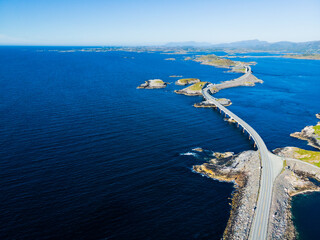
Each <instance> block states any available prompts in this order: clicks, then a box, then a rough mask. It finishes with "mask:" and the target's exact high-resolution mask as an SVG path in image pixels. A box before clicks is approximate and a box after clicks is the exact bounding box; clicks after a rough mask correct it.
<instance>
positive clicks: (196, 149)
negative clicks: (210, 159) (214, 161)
mask: <svg viewBox="0 0 320 240" xmlns="http://www.w3.org/2000/svg"><path fill="white" fill-rule="evenodd" d="M192 151H196V152H203V149H202V148H194V149H192Z"/></svg>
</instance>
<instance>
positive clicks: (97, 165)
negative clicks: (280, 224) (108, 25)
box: [0, 47, 320, 240]
mask: <svg viewBox="0 0 320 240" xmlns="http://www.w3.org/2000/svg"><path fill="white" fill-rule="evenodd" d="M70 49H76V48H71V47H68V48H67V47H65V48H62V47H0V116H1V117H0V161H1V167H0V193H1V194H0V203H1V204H0V226H1V229H0V239H32V240H34V239H219V238H221V236H222V234H223V231H224V228H225V227H226V224H227V221H228V218H229V211H230V202H231V200H230V197H231V194H232V192H233V190H234V188H233V185H232V184H229V183H223V182H218V181H215V180H212V179H209V178H206V177H202V176H201V175H199V174H196V173H194V172H192V170H191V169H192V166H193V165H195V164H201V163H202V162H203V155H202V156H200V155H199V156H198V155H197V153H195V152H194V151H192V149H194V148H196V147H201V148H203V149H206V150H208V151H206V152H205V153H204V154H206V153H207V154H208V155H210V152H212V151H213V152H216V151H217V152H225V151H232V152H235V153H239V152H242V151H245V150H251V149H254V148H253V145H252V142H249V141H248V139H247V137H246V135H244V134H242V132H241V131H239V130H238V129H237V128H236V127H235V126H234V125H232V124H229V123H227V122H225V121H223V116H221V115H220V114H219V113H218V112H217V111H215V110H213V109H199V108H194V107H193V104H194V103H197V102H200V101H201V100H202V98H201V97H189V96H183V95H178V94H176V93H174V90H176V89H180V88H181V87H179V86H176V85H175V84H174V81H176V80H177V78H173V77H170V76H171V75H181V76H183V77H194V78H200V79H201V80H203V81H210V82H212V83H219V82H220V81H225V80H230V79H233V78H236V77H238V76H241V74H235V73H226V69H221V68H215V67H212V66H206V65H201V64H199V63H197V62H193V61H184V60H183V59H184V57H185V56H188V55H166V54H163V53H160V52H155V53H147V52H125V51H108V52H94V51H93V52H81V51H75V52H65V51H63V50H70ZM216 54H217V55H219V54H220V55H223V54H225V53H216ZM250 55H252V54H250ZM260 55H261V54H260ZM268 56H269V55H268ZM168 57H170V58H171V57H174V58H176V61H166V60H164V59H166V58H168ZM239 60H242V61H243V60H244V59H239ZM245 60H246V61H256V62H257V65H255V66H253V67H252V70H253V73H254V74H255V75H256V76H257V77H258V78H260V79H262V80H263V81H264V83H263V84H258V85H256V86H255V87H239V88H232V89H226V90H222V91H221V92H219V93H217V94H216V96H217V97H226V98H230V99H231V100H232V102H233V104H232V105H231V106H230V107H229V109H230V110H231V111H233V112H234V113H236V114H237V115H238V116H240V117H241V118H243V119H244V120H245V121H247V123H249V124H250V125H251V126H252V127H253V128H255V130H256V131H257V132H258V133H259V134H260V135H261V137H262V138H263V139H264V141H265V143H266V145H267V146H268V148H269V149H270V150H272V149H275V148H278V147H285V146H297V147H301V148H304V149H309V150H312V147H310V146H308V145H307V144H306V142H305V141H301V140H298V139H294V138H291V137H290V136H289V135H290V133H292V132H295V131H300V130H301V129H302V128H304V127H305V126H306V125H314V124H315V123H316V122H317V119H316V118H315V114H316V113H318V112H320V108H319V105H320V98H319V96H320V61H314V60H296V59H284V58H278V57H277V56H274V57H272V56H271V57H270V56H269V57H268V58H258V57H254V56H253V57H250V58H247V59H245ZM154 78H160V79H162V80H164V81H166V82H172V84H170V85H168V87H167V88H165V89H156V90H155V89H154V90H146V89H136V87H137V86H138V85H140V84H141V83H143V82H144V81H146V80H149V79H154ZM207 157H210V156H207ZM318 206H319V194H316V193H314V194H308V195H307V196H306V195H302V196H297V197H295V198H294V201H293V215H294V217H295V219H294V222H295V224H296V226H297V229H298V230H299V233H300V237H301V239H315V236H319V234H320V232H319V228H318V227H317V226H318V225H319V224H320V220H319V218H318V217H317V216H319V214H320V209H319V207H318ZM310 211H313V213H312V214H311V213H310ZM315 213H317V214H315Z"/></svg>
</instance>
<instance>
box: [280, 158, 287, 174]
mask: <svg viewBox="0 0 320 240" xmlns="http://www.w3.org/2000/svg"><path fill="white" fill-rule="evenodd" d="M286 166H287V160H284V161H283V167H282V170H281V173H283V171H284V170H285V168H286Z"/></svg>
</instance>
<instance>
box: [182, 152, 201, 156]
mask: <svg viewBox="0 0 320 240" xmlns="http://www.w3.org/2000/svg"><path fill="white" fill-rule="evenodd" d="M180 156H194V157H195V156H197V154H196V153H195V152H186V153H180Z"/></svg>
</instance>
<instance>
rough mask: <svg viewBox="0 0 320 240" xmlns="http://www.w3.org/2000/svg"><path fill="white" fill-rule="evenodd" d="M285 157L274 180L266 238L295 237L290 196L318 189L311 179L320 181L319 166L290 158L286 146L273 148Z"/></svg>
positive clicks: (296, 234) (319, 189)
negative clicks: (281, 167)
mask: <svg viewBox="0 0 320 240" xmlns="http://www.w3.org/2000/svg"><path fill="white" fill-rule="evenodd" d="M274 153H276V154H277V155H278V156H281V157H283V158H285V161H284V168H283V171H282V172H281V173H280V175H278V177H277V178H276V180H275V182H274V188H273V196H272V204H271V210H270V218H269V227H268V229H269V232H268V239H279V240H280V239H288V240H291V239H297V236H298V233H297V231H296V229H295V227H294V224H293V221H292V212H291V201H292V196H294V195H297V194H303V193H307V192H314V191H320V187H319V185H316V184H315V183H314V181H312V179H314V180H317V181H320V168H317V167H315V166H313V165H311V164H308V163H305V162H303V161H300V160H295V159H291V158H290V157H291V156H292V153H290V150H289V151H288V148H278V149H275V150H274Z"/></svg>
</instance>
